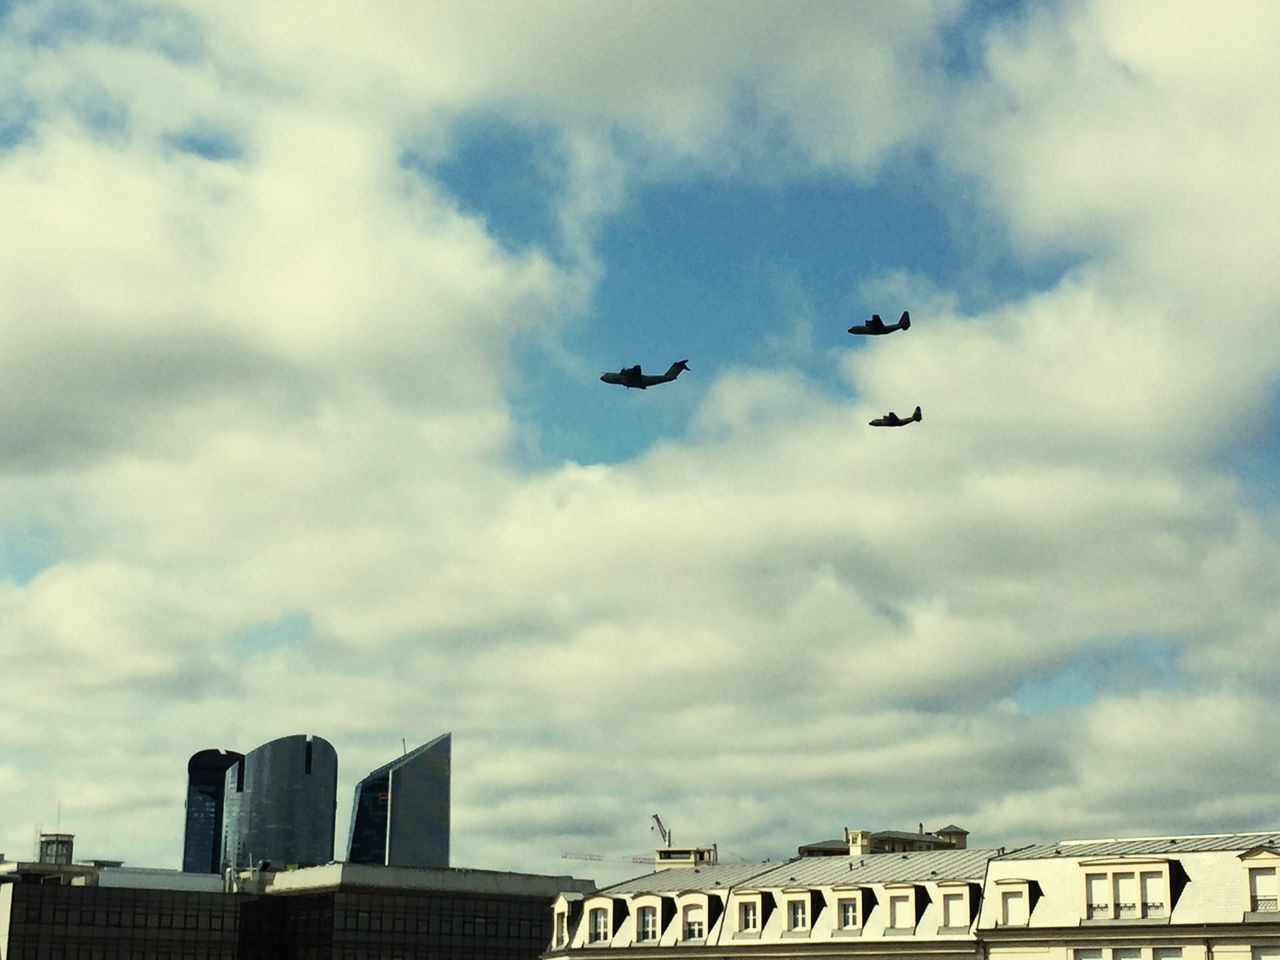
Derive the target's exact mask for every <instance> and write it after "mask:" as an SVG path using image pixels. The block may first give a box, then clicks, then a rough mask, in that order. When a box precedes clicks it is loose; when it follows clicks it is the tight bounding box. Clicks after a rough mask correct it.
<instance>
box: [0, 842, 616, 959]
mask: <svg viewBox="0 0 1280 960" xmlns="http://www.w3.org/2000/svg"><path fill="white" fill-rule="evenodd" d="M230 880H231V882H230V884H227V885H224V881H223V878H220V877H214V876H210V875H207V874H192V873H181V872H178V871H176V870H145V869H144V870H139V869H135V868H127V867H125V868H118V867H111V868H98V867H94V866H91V865H79V864H75V865H70V866H68V865H54V864H32V863H12V862H0V960H53V958H73V960H79V958H80V957H85V958H87V960H321V958H323V960H332V958H351V960H357V958H358V960H366V958H368V960H377V958H399V960H536V958H537V957H538V955H539V954H540V953H541V952H542V950H543V948H544V947H545V945H546V943H547V940H548V939H549V937H550V936H551V929H550V926H551V904H552V901H553V900H554V899H555V897H556V895H557V893H558V892H560V891H565V890H570V891H576V892H578V893H584V894H585V893H589V892H590V891H592V890H594V889H595V885H594V884H593V883H591V882H590V881H587V880H576V879H574V878H572V877H565V876H538V875H533V874H519V873H503V872H499V871H491V870H409V869H396V868H391V867H368V866H353V865H351V864H328V865H326V866H321V867H307V868H301V869H298V870H290V871H282V872H276V871H270V870H245V871H239V872H237V873H234V874H233V875H232V876H231V878H230Z"/></svg>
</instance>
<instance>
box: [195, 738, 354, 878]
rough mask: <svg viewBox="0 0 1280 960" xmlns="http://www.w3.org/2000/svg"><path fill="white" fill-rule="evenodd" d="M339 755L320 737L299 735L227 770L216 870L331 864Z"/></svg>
mask: <svg viewBox="0 0 1280 960" xmlns="http://www.w3.org/2000/svg"><path fill="white" fill-rule="evenodd" d="M337 790H338V753H337V751H336V750H334V748H333V745H332V744H331V743H329V741H327V740H325V739H323V738H322V737H315V736H310V735H304V734H297V735H294V736H290V737H281V738H280V739H278V740H272V741H271V742H270V743H265V744H263V745H262V746H260V747H258V748H257V749H255V750H251V751H250V752H249V753H247V754H245V755H244V756H243V757H242V758H240V759H239V760H238V761H236V762H235V763H234V764H232V765H231V766H230V767H228V768H227V772H226V776H225V779H224V791H225V793H224V802H223V831H222V850H221V857H220V859H219V866H220V868H221V869H222V870H226V869H229V868H230V869H235V868H240V867H245V866H249V865H251V864H255V863H259V862H261V861H264V860H265V861H269V862H270V863H272V864H274V865H276V866H284V865H286V864H317V863H328V862H329V861H330V860H332V859H333V827H334V818H335V816H336V808H337Z"/></svg>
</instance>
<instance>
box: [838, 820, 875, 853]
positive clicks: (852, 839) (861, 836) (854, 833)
mask: <svg viewBox="0 0 1280 960" xmlns="http://www.w3.org/2000/svg"><path fill="white" fill-rule="evenodd" d="M844 842H845V843H847V844H848V845H849V856H851V857H863V856H866V855H867V854H869V853H870V852H871V831H870V830H855V829H854V828H853V827H845V828H844Z"/></svg>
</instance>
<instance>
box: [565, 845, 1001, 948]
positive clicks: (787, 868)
mask: <svg viewBox="0 0 1280 960" xmlns="http://www.w3.org/2000/svg"><path fill="white" fill-rule="evenodd" d="M996 855H997V851H995V850H978V849H975V850H955V849H948V850H933V851H924V852H917V853H908V854H898V853H894V854H868V855H866V856H863V857H858V858H849V857H825V856H824V857H801V858H796V859H793V860H788V861H785V862H783V863H780V864H769V863H765V864H735V865H719V866H715V867H703V868H692V869H690V868H686V869H674V870H664V871H660V872H656V873H653V874H650V875H649V876H646V877H640V878H637V879H635V880H631V881H627V882H625V883H621V884H617V885H615V886H611V887H608V888H606V889H604V890H601V891H599V892H597V893H594V894H589V895H584V896H580V895H577V894H572V893H571V894H566V895H563V896H561V897H560V898H558V899H557V901H556V906H555V908H554V909H553V914H554V916H553V926H554V929H553V933H552V940H551V949H550V950H549V952H548V956H564V957H571V958H574V960H576V958H578V957H580V956H583V955H585V954H587V953H590V952H592V951H597V950H608V951H609V953H610V955H613V954H615V953H620V954H622V955H624V956H627V957H641V956H645V957H651V956H653V955H654V954H655V953H656V954H658V955H660V956H664V957H665V956H671V957H681V958H684V957H694V956H704V955H710V956H726V957H727V956H732V957H734V958H741V957H745V956H747V955H749V954H751V953H753V952H754V953H758V954H759V955H761V956H769V957H776V956H780V955H785V956H792V955H800V954H805V955H810V954H812V955H819V956H828V955H831V956H835V955H839V956H848V955H852V954H864V953H870V954H875V955H876V956H877V957H885V956H901V957H903V958H906V957H912V958H915V957H920V956H922V955H926V954H927V955H928V956H930V957H937V958H945V957H957V958H964V960H969V958H976V957H977V956H978V945H977V942H976V940H975V938H974V936H973V933H972V925H973V921H974V920H975V919H976V917H977V910H978V908H979V906H980V904H981V899H982V882H983V877H984V875H985V873H986V866H987V861H988V860H990V859H991V858H992V857H994V856H996Z"/></svg>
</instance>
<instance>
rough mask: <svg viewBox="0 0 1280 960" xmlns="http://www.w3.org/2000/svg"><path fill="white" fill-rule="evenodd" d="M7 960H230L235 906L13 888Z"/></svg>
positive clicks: (228, 900)
mask: <svg viewBox="0 0 1280 960" xmlns="http://www.w3.org/2000/svg"><path fill="white" fill-rule="evenodd" d="M11 886H12V888H13V901H12V904H11V907H12V912H11V914H10V924H9V951H8V954H7V960H53V958H72V960H80V958H84V960H234V958H235V957H237V956H238V955H239V949H238V938H239V912H240V904H239V902H238V901H239V900H240V899H241V898H237V897H232V896H227V895H226V894H220V893H193V892H189V891H179V890H134V889H119V888H103V887H84V886H61V885H58V884H40V883H15V884H12V885H11Z"/></svg>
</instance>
